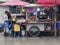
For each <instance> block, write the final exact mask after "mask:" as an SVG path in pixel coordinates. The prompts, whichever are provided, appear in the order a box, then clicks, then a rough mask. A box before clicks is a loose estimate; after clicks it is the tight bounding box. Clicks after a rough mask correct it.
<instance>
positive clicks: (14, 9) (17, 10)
mask: <svg viewBox="0 0 60 45" xmlns="http://www.w3.org/2000/svg"><path fill="white" fill-rule="evenodd" d="M9 11H10V13H11V14H20V13H21V7H20V8H17V7H16V6H10V7H9Z"/></svg>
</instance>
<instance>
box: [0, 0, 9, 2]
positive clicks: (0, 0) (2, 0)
mask: <svg viewBox="0 0 60 45" xmlns="http://www.w3.org/2000/svg"><path fill="white" fill-rule="evenodd" d="M6 1H9V0H0V2H6Z"/></svg>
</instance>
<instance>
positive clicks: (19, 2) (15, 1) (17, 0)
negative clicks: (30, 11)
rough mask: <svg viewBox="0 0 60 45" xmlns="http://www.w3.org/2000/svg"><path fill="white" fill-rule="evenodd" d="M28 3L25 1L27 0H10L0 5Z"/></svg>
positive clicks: (23, 4)
mask: <svg viewBox="0 0 60 45" xmlns="http://www.w3.org/2000/svg"><path fill="white" fill-rule="evenodd" d="M29 4H30V3H27V2H24V1H21V0H11V1H9V2H6V3H2V4H0V5H2V6H15V5H16V6H18V5H20V6H26V5H29Z"/></svg>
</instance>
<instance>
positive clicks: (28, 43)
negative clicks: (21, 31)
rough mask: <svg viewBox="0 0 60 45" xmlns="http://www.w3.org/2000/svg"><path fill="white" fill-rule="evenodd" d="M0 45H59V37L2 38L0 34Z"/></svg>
mask: <svg viewBox="0 0 60 45" xmlns="http://www.w3.org/2000/svg"><path fill="white" fill-rule="evenodd" d="M0 45H60V37H27V38H26V37H23V38H18V37H17V38H13V37H4V36H3V34H0Z"/></svg>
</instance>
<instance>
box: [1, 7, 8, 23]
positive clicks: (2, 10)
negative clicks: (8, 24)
mask: <svg viewBox="0 0 60 45" xmlns="http://www.w3.org/2000/svg"><path fill="white" fill-rule="evenodd" d="M5 11H9V7H7V6H0V23H4V15H5Z"/></svg>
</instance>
